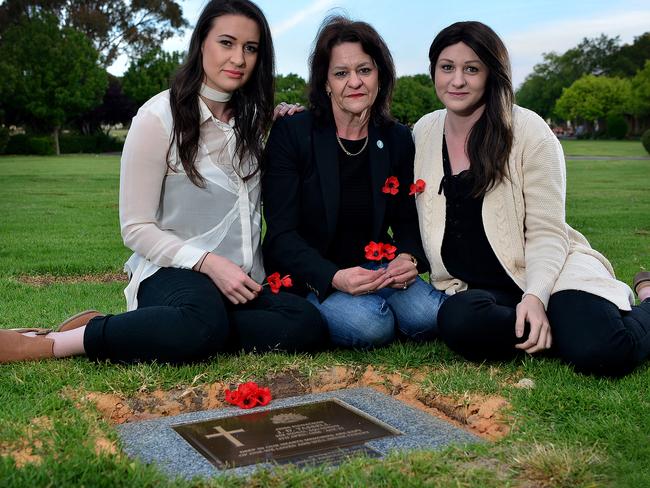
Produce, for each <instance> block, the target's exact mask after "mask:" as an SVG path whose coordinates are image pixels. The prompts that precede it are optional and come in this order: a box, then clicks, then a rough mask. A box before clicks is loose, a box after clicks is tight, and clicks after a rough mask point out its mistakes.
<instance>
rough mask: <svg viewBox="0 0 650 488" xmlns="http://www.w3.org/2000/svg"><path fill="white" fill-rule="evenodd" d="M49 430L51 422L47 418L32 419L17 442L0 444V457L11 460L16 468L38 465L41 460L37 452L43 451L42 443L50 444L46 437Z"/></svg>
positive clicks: (2, 442)
mask: <svg viewBox="0 0 650 488" xmlns="http://www.w3.org/2000/svg"><path fill="white" fill-rule="evenodd" d="M51 430H52V420H51V419H50V418H49V417H36V418H34V419H32V421H31V423H30V424H29V426H28V427H27V429H26V430H25V434H24V435H23V436H22V437H21V438H20V439H19V440H18V441H15V442H8V441H1V442H0V456H3V457H11V458H13V460H14V462H15V463H16V466H17V467H18V468H22V467H23V466H25V465H26V464H40V463H41V461H42V458H41V456H40V454H39V452H40V451H41V450H42V449H43V445H44V443H47V444H50V443H51V442H50V441H49V436H48V432H49V431H51Z"/></svg>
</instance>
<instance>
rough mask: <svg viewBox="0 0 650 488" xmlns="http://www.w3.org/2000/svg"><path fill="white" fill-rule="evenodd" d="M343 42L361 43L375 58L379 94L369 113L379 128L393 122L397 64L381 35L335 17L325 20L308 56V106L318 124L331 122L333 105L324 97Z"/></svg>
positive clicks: (368, 25) (370, 28) (355, 22)
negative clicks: (336, 52)
mask: <svg viewBox="0 0 650 488" xmlns="http://www.w3.org/2000/svg"><path fill="white" fill-rule="evenodd" d="M344 42H358V43H359V44H361V48H362V49H363V52H365V53H366V54H367V55H368V56H370V57H371V58H372V60H373V61H374V62H375V65H376V66H377V72H378V74H379V92H378V93H377V98H376V99H375V103H374V104H373V105H372V108H371V110H370V117H371V119H372V120H373V122H374V123H375V124H377V125H383V124H387V123H390V122H392V121H393V120H394V119H393V116H392V115H391V113H390V101H391V98H392V96H393V88H394V87H395V64H394V63H393V56H391V54H390V51H389V50H388V46H386V43H385V42H384V40H383V39H382V37H381V36H380V35H379V33H378V32H377V31H376V30H375V29H374V28H373V27H372V26H371V25H370V24H367V23H365V22H360V21H353V20H350V19H347V18H345V17H342V16H339V15H335V16H330V17H326V18H325V20H323V23H322V24H321V26H320V29H319V30H318V34H316V40H315V41H314V47H313V49H312V52H311V55H310V56H309V104H310V109H311V111H312V112H313V114H314V117H315V118H316V120H317V121H319V122H321V123H324V122H326V121H329V120H332V102H331V100H330V98H329V97H328V96H327V93H325V82H326V81H327V72H328V70H329V66H330V57H331V55H332V49H333V48H334V47H336V46H338V45H339V44H342V43H344Z"/></svg>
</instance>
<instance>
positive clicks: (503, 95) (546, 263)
mask: <svg viewBox="0 0 650 488" xmlns="http://www.w3.org/2000/svg"><path fill="white" fill-rule="evenodd" d="M429 60H430V62H431V77H432V78H433V80H434V84H435V88H436V93H437V95H438V97H439V99H440V100H441V101H442V102H443V104H444V105H445V108H446V109H445V110H439V111H436V112H433V113H430V114H428V115H425V116H424V117H423V118H422V119H421V120H420V121H419V122H418V123H417V124H416V126H415V128H414V137H415V145H416V157H415V179H418V178H421V179H423V180H425V181H426V182H427V187H426V190H425V192H424V193H422V194H420V195H419V196H418V197H417V201H416V202H417V207H418V213H419V219H420V228H421V232H422V240H423V244H424V248H425V251H426V254H427V258H428V260H429V263H430V265H431V281H432V283H433V284H434V285H435V287H436V288H437V289H439V290H444V291H445V292H446V294H447V295H449V298H448V299H447V300H446V301H445V303H444V304H443V305H442V307H441V309H440V312H439V315H438V327H439V334H440V337H441V339H442V340H444V341H445V342H446V343H447V344H448V345H449V346H450V347H451V348H452V349H454V350H455V351H457V352H459V353H460V354H462V355H463V356H465V357H467V358H469V359H473V360H485V359H507V358H509V357H513V356H514V355H515V354H516V353H517V352H518V351H526V352H528V353H530V354H532V353H536V352H540V351H543V350H546V349H550V350H551V353H553V354H555V355H557V356H559V357H560V358H561V359H563V360H564V361H567V362H569V363H571V364H573V365H575V367H576V369H577V370H579V371H582V372H586V373H593V374H599V375H622V374H626V373H628V372H630V371H631V370H632V369H634V367H636V366H637V365H638V364H640V363H641V362H642V361H643V360H645V359H646V358H647V357H648V356H649V355H650V286H646V285H648V284H650V283H648V281H647V280H645V281H644V280H638V281H641V282H640V283H639V284H638V285H637V287H636V288H637V290H636V291H637V293H638V294H639V298H640V300H641V304H640V305H639V306H633V304H634V297H633V294H632V291H631V290H630V288H629V287H628V286H627V285H625V284H624V283H622V282H620V281H617V280H616V279H615V277H614V271H613V269H612V266H611V265H610V263H609V262H608V261H607V259H606V258H605V257H604V256H602V255H601V254H600V253H598V252H597V251H595V250H593V249H592V248H591V247H590V246H589V243H588V242H587V240H586V239H585V238H584V236H582V235H581V234H580V233H579V232H577V231H575V230H574V229H572V228H571V227H569V225H568V224H567V223H566V221H565V189H566V188H565V184H566V178H565V165H564V157H563V154H562V148H561V146H560V144H559V142H558V141H557V139H556V137H555V136H554V135H553V133H552V132H551V130H550V129H549V127H548V125H547V124H546V123H545V122H544V121H543V120H542V119H541V118H540V117H539V116H537V115H536V114H535V113H533V112H531V111H529V110H526V109H524V108H521V107H518V106H516V105H514V104H513V99H514V96H513V91H512V83H511V79H510V63H509V59H508V53H507V50H506V48H505V46H504V45H503V43H502V41H501V40H500V39H499V37H498V36H497V35H496V33H495V32H494V31H492V29H490V28H489V27H487V26H486V25H484V24H481V23H480V22H458V23H455V24H453V25H451V26H449V27H447V28H446V29H444V30H443V31H441V32H440V33H439V34H438V36H436V38H435V39H434V41H433V43H432V45H431V48H430V50H429Z"/></svg>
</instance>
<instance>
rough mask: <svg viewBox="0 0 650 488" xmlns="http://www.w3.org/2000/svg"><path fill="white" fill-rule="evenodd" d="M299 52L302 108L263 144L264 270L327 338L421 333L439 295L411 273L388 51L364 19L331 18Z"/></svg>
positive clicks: (414, 247)
mask: <svg viewBox="0 0 650 488" xmlns="http://www.w3.org/2000/svg"><path fill="white" fill-rule="evenodd" d="M310 59H311V65H310V86H311V88H310V90H311V91H310V95H309V98H310V105H311V109H310V110H309V111H305V112H302V113H299V114H297V115H293V116H290V117H285V118H283V119H280V120H278V121H276V122H275V124H274V127H273V130H272V131H271V134H270V136H269V140H268V142H267V145H266V150H265V168H266V169H265V173H264V175H263V180H262V192H263V201H264V204H263V208H264V216H265V219H266V224H267V231H266V236H265V239H264V243H263V250H264V260H265V265H266V268H267V271H269V272H270V271H279V272H280V273H282V274H291V275H292V278H293V281H294V288H293V289H292V290H293V291H294V292H296V293H299V294H302V295H304V296H306V297H307V298H308V299H309V300H310V301H311V302H312V303H313V304H314V305H316V306H317V307H318V308H319V310H320V312H321V314H322V315H323V317H324V318H325V320H326V321H327V324H328V327H329V330H330V335H331V338H332V341H333V343H334V344H336V345H338V346H344V347H358V348H368V347H373V346H378V345H382V344H386V343H388V342H390V341H391V340H393V339H394V338H395V335H396V331H399V332H400V333H402V334H403V335H405V336H407V337H411V338H417V339H427V338H431V337H433V336H434V335H435V331H436V314H437V311H438V308H439V306H440V305H441V303H442V301H443V300H444V297H445V296H444V295H443V294H441V293H440V292H438V291H436V290H434V289H433V288H432V287H431V286H430V285H428V284H426V283H425V282H424V281H422V280H421V279H420V278H419V277H418V272H423V271H425V270H426V269H427V268H428V263H427V262H426V258H425V256H424V252H423V249H422V242H421V239H420V233H419V229H418V220H417V215H416V209H415V198H416V196H417V193H415V194H411V195H409V186H410V185H412V184H413V157H414V146H413V140H412V137H411V133H410V131H409V129H408V128H407V127H405V126H403V125H401V124H398V123H396V122H394V120H393V118H392V117H391V115H390V112H389V103H390V98H391V95H392V90H393V87H394V84H395V68H394V66H393V61H392V57H391V55H390V52H389V51H388V48H387V47H386V44H385V43H384V41H383V39H382V38H381V37H380V36H379V34H378V33H377V32H376V31H375V30H374V29H373V28H372V27H371V26H370V25H368V24H366V23H364V22H353V21H350V20H348V19H346V18H342V17H332V18H329V19H326V20H325V22H324V23H323V25H322V26H321V29H320V31H319V34H318V37H317V40H316V43H315V47H314V51H313V53H312V56H311V58H310ZM396 181H397V182H398V183H399V187H398V188H396V187H395V183H396ZM389 229H390V231H389ZM391 236H392V237H391ZM371 241H372V242H371ZM377 243H381V244H383V245H384V246H383V247H382V246H380V245H378V244H377ZM392 246H394V247H395V248H396V250H395V249H394V248H393V247H392ZM372 254H374V255H372ZM382 254H383V255H385V256H387V257H386V259H385V260H381V261H377V260H376V259H377V258H379V257H380V256H381V255H382ZM371 255H372V256H371ZM368 256H369V257H370V258H371V259H372V258H375V259H373V260H369V259H368V258H367V257H368ZM394 256H396V257H395V258H394V259H392V258H393V257H394ZM382 261H383V262H382Z"/></svg>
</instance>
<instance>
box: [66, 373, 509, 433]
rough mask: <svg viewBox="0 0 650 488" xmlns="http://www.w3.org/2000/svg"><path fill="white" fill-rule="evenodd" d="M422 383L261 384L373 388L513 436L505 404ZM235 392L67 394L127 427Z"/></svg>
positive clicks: (408, 378)
mask: <svg viewBox="0 0 650 488" xmlns="http://www.w3.org/2000/svg"><path fill="white" fill-rule="evenodd" d="M423 379H424V376H423V375H422V374H421V373H418V372H412V374H409V375H406V374H398V373H392V374H386V373H382V372H379V371H376V370H375V369H374V368H373V367H372V366H367V367H366V368H365V369H363V368H351V367H346V366H334V367H332V368H328V369H326V370H324V371H321V372H319V373H316V374H314V375H312V376H311V377H309V378H306V377H304V376H302V375H300V374H299V373H298V372H297V371H293V370H290V371H286V372H283V373H282V374H279V375H274V376H269V377H267V378H264V379H261V380H258V383H259V384H260V385H263V386H268V387H269V388H270V389H271V392H272V394H273V398H285V397H290V396H296V395H302V394H305V393H321V392H326V391H333V390H338V389H343V388H355V387H370V388H373V389H375V390H377V391H379V392H381V393H384V394H387V395H390V396H393V397H395V398H397V399H398V400H400V401H402V402H404V403H406V404H407V405H410V406H412V407H414V408H417V409H419V410H422V411H424V412H427V413H428V414H430V415H433V416H435V417H438V418H440V419H443V420H445V421H447V422H450V423H452V424H454V425H456V426H458V427H461V428H464V429H467V430H469V431H471V432H473V433H474V434H477V435H479V436H481V437H483V438H486V439H490V440H496V439H500V438H502V437H504V436H506V435H507V434H508V432H509V431H510V424H509V421H508V418H507V413H506V412H507V409H508V408H509V403H508V402H507V401H506V400H505V399H504V398H501V397H498V396H484V395H478V394H465V395H464V396H463V397H461V398H452V397H448V396H443V395H437V394H431V393H429V394H424V393H423V392H422V390H421V388H420V386H419V385H420V384H421V383H422V380H423ZM234 387H236V385H229V384H226V383H207V384H201V385H196V386H190V387H188V388H185V389H183V388H174V389H172V390H167V391H164V390H155V391H151V392H147V391H144V392H139V393H137V394H136V395H134V396H125V395H118V394H115V393H99V392H88V393H79V392H76V391H72V390H71V391H68V392H67V394H68V395H70V396H74V397H75V399H76V400H77V401H78V402H79V403H80V404H87V403H88V402H90V403H91V404H93V405H94V406H95V407H96V408H97V410H98V411H99V412H100V413H101V415H102V416H103V417H104V418H105V419H106V420H108V421H109V422H110V423H113V424H122V423H125V422H134V421H138V420H144V419H150V418H156V417H163V416H172V415H178V414H180V413H185V412H194V411H198V410H208V409H215V408H220V407H224V406H226V404H225V402H224V400H223V399H224V396H225V393H224V391H225V389H226V388H234Z"/></svg>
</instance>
